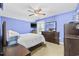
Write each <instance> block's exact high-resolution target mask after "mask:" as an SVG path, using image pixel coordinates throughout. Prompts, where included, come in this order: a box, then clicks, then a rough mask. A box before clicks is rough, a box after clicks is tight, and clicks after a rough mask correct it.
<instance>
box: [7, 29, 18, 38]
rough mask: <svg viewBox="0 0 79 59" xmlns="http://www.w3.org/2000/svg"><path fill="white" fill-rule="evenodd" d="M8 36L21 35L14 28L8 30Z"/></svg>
mask: <svg viewBox="0 0 79 59" xmlns="http://www.w3.org/2000/svg"><path fill="white" fill-rule="evenodd" d="M8 36H9V37H13V36H19V33H18V32H16V31H13V30H8Z"/></svg>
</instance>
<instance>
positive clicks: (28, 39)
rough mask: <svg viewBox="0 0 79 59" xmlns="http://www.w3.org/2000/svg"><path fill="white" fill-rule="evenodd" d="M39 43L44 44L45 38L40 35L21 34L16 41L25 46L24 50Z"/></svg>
mask: <svg viewBox="0 0 79 59" xmlns="http://www.w3.org/2000/svg"><path fill="white" fill-rule="evenodd" d="M41 42H44V43H45V38H44V37H43V35H41V34H34V33H28V34H21V35H20V38H19V39H18V43H19V44H21V45H23V46H25V47H26V48H30V47H33V46H35V45H37V44H39V43H41Z"/></svg>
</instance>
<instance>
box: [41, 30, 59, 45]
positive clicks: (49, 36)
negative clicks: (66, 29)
mask: <svg viewBox="0 0 79 59" xmlns="http://www.w3.org/2000/svg"><path fill="white" fill-rule="evenodd" d="M42 34H43V35H44V37H45V40H46V41H48V42H51V43H56V44H59V32H56V31H52V32H42Z"/></svg>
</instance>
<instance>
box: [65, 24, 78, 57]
mask: <svg viewBox="0 0 79 59" xmlns="http://www.w3.org/2000/svg"><path fill="white" fill-rule="evenodd" d="M76 25H77V23H68V24H65V25H64V55H65V56H79V29H76Z"/></svg>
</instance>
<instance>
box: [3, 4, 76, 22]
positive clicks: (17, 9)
mask: <svg viewBox="0 0 79 59" xmlns="http://www.w3.org/2000/svg"><path fill="white" fill-rule="evenodd" d="M29 6H32V7H33V8H38V7H40V8H42V9H43V12H45V13H46V15H45V16H39V17H36V16H31V17H30V16H28V15H29V14H30V13H29V12H28V11H27V10H28V9H29ZM76 6H77V4H75V3H4V10H3V16H7V17H12V18H16V19H19V20H25V21H35V20H37V19H41V18H45V17H49V16H53V15H57V14H60V13H64V12H69V11H72V10H75V8H76Z"/></svg>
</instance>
